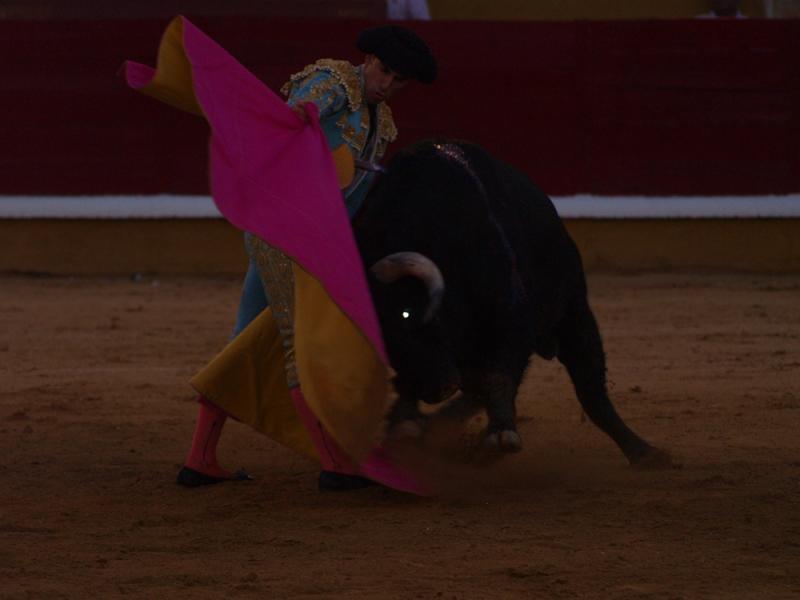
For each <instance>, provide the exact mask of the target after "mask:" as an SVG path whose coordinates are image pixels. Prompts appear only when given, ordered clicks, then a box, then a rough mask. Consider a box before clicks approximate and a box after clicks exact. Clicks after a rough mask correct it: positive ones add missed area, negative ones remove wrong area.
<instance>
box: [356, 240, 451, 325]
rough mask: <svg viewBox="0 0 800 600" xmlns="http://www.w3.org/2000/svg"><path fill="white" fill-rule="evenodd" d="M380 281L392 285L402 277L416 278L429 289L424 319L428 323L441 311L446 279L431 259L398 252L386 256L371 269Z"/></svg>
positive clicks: (411, 253) (418, 254) (421, 255)
mask: <svg viewBox="0 0 800 600" xmlns="http://www.w3.org/2000/svg"><path fill="white" fill-rule="evenodd" d="M369 270H370V271H371V272H372V274H373V275H374V276H375V278H376V279H377V280H378V281H381V282H383V283H392V282H394V281H397V280H398V279H400V278H401V277H406V276H409V277H416V278H417V279H419V280H421V281H422V282H423V283H424V284H425V287H426V288H427V289H428V298H429V302H428V308H427V309H426V310H425V315H424V316H423V317H422V320H423V322H425V323H427V322H428V321H430V320H431V319H432V318H433V315H435V314H436V311H437V310H439V305H440V304H441V303H442V296H443V295H444V277H442V272H441V271H440V270H439V267H437V266H436V263H434V262H433V261H432V260H431V259H430V258H428V257H427V256H425V255H423V254H420V253H419V252H396V253H395V254H390V255H389V256H384V257H383V258H382V259H380V260H379V261H378V262H376V263H375V264H374V265H372V266H371V267H370V269H369Z"/></svg>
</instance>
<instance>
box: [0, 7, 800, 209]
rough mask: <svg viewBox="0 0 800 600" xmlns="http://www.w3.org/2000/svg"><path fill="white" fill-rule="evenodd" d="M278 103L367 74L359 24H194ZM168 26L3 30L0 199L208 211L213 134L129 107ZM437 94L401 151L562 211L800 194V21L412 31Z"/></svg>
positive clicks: (416, 109) (146, 106) (155, 106)
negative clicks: (326, 82)
mask: <svg viewBox="0 0 800 600" xmlns="http://www.w3.org/2000/svg"><path fill="white" fill-rule="evenodd" d="M194 21H195V22H196V23H197V24H198V25H199V26H200V27H201V28H202V29H204V30H205V31H206V32H207V33H209V34H210V35H211V36H212V37H214V38H215V39H216V40H218V41H219V42H220V43H221V44H222V45H223V46H225V47H226V48H227V49H228V50H229V51H230V52H231V53H232V54H233V55H234V56H236V57H237V58H238V59H239V60H240V61H241V62H242V63H244V64H245V65H247V66H248V67H249V68H250V69H252V70H253V71H254V72H255V73H256V74H257V75H258V76H259V77H261V78H262V79H263V80H264V81H265V82H266V83H267V84H268V85H270V86H271V87H273V89H277V87H279V86H280V84H281V83H282V82H283V81H284V80H285V79H286V78H287V76H288V75H289V74H290V73H292V72H294V71H296V70H298V69H299V68H301V67H302V66H303V65H304V64H306V63H308V62H311V61H312V60H314V59H315V58H319V57H340V58H349V59H351V60H353V61H357V60H359V56H358V54H357V52H356V51H355V49H354V48H353V46H352V40H353V39H354V38H355V35H356V33H357V32H358V31H359V30H361V29H362V28H363V27H365V26H367V25H369V23H367V22H364V21H349V20H336V21H325V20H297V19H295V20H292V19H282V20H276V19H265V18H254V17H250V18H239V17H224V18H222V17H220V18H203V19H200V18H198V19H194ZM165 26H166V22H165V21H163V20H160V19H159V20H125V21H59V22H55V21H51V22H33V21H29V22H24V21H23V22H0V56H3V60H2V63H0V115H2V121H0V127H2V131H1V132H0V140H2V144H1V145H0V194H72V193H87V194H94V193H155V192H172V193H204V192H205V191H206V189H207V186H206V175H205V160H206V158H205V157H206V148H205V145H206V135H207V132H206V128H205V125H204V123H203V122H202V121H201V120H199V119H197V118H196V117H192V116H190V115H186V114H182V113H180V112H178V111H176V110H174V109H171V108H169V107H166V106H164V105H161V104H159V103H157V102H155V101H153V100H151V99H149V98H146V97H143V96H140V95H139V94H136V93H134V92H132V91H129V90H128V89H127V88H126V87H125V85H124V83H123V81H122V79H121V78H120V77H118V76H116V73H117V71H118V69H119V67H120V65H121V63H122V61H123V60H125V59H133V60H137V61H140V62H144V63H147V64H153V62H154V59H155V52H156V48H157V46H158V40H159V38H160V35H161V32H162V31H163V29H164V27H165ZM414 28H415V29H417V30H418V31H419V32H420V33H421V34H422V35H423V36H424V37H425V38H426V39H428V40H429V41H430V44H431V46H432V47H433V49H434V51H435V53H436V54H437V56H438V57H439V61H440V70H441V77H440V80H439V81H438V82H437V83H436V84H435V85H433V86H422V85H416V86H414V87H413V88H409V90H407V91H406V92H405V93H404V94H402V95H401V96H400V97H399V98H398V99H397V102H394V103H393V105H392V106H393V108H394V110H395V114H396V116H397V121H398V125H399V127H400V130H401V139H400V140H399V144H397V145H395V146H394V147H395V149H396V148H398V147H399V146H401V145H403V144H405V143H408V142H411V141H414V140H416V139H419V138H421V137H429V136H431V135H450V136H457V137H461V138H465V139H470V140H474V141H477V142H479V143H481V144H483V145H485V146H486V147H487V148H489V149H490V150H492V151H493V152H495V153H497V154H498V155H499V156H501V157H503V158H505V159H506V160H508V161H509V162H511V163H513V164H515V165H517V166H518V167H520V168H522V169H523V170H525V171H526V172H527V173H528V174H529V175H530V176H531V177H532V178H533V179H534V180H536V181H537V182H538V183H539V184H540V186H541V187H543V188H544V189H545V190H546V191H547V192H549V193H550V194H553V195H563V194H571V193H578V192H590V193H597V194H653V195H656V194H658V195H664V194H768V193H789V192H797V191H799V190H800V21H763V20H742V21H644V22H631V21H625V22H622V21H619V22H572V23H566V22H565V23H523V22H517V23H479V22H429V23H414Z"/></svg>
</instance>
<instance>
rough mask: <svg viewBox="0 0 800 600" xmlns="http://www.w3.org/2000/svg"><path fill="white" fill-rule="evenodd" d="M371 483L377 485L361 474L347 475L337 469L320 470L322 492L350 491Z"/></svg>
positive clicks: (320, 488)
mask: <svg viewBox="0 0 800 600" xmlns="http://www.w3.org/2000/svg"><path fill="white" fill-rule="evenodd" d="M371 485H375V482H374V481H372V480H371V479H367V478H366V477H361V476H360V475H345V474H344V473H337V472H336V471H320V473H319V491H320V492H348V491H350V490H360V489H362V488H365V487H369V486H371Z"/></svg>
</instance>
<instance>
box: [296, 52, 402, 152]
mask: <svg viewBox="0 0 800 600" xmlns="http://www.w3.org/2000/svg"><path fill="white" fill-rule="evenodd" d="M316 71H327V72H329V73H331V75H333V78H332V79H331V80H329V81H326V82H324V83H320V84H317V85H314V86H311V90H310V93H309V96H310V99H311V100H318V99H319V98H321V97H323V96H325V94H327V93H329V92H330V90H331V88H332V87H333V86H334V85H337V84H338V85H341V86H342V87H343V88H344V91H345V95H346V97H347V107H348V109H349V112H347V111H346V112H344V113H343V114H342V115H341V116H340V117H339V118H338V119H337V120H336V125H337V126H338V127H339V128H340V129H341V131H342V139H343V140H344V141H345V143H346V144H347V145H348V146H350V147H351V148H353V149H354V151H355V154H356V156H363V154H364V151H365V145H366V142H367V134H368V133H369V109H368V108H367V104H366V102H365V101H364V95H363V91H362V87H363V84H362V81H361V77H362V76H361V69H360V68H359V67H355V66H353V65H351V64H350V63H349V62H347V61H346V60H333V59H330V58H322V59H320V60H318V61H316V62H315V63H314V64H311V65H308V66H307V67H305V68H304V69H303V70H302V71H300V72H299V73H295V74H294V75H292V76H291V77H290V79H289V81H288V82H286V83H285V84H284V85H283V87H282V88H281V92H282V93H283V94H284V95H286V96H288V95H289V93H290V92H291V90H292V85H293V84H294V83H296V82H298V81H300V80H302V79H304V78H305V77H308V76H309V75H310V74H312V73H314V72H316ZM354 112H360V119H361V121H360V124H359V129H358V131H356V127H355V126H354V125H353V124H352V123H351V122H350V117H351V116H352V114H353V113H354ZM377 118H378V131H377V140H376V142H377V148H376V153H375V154H376V157H377V158H380V157H381V156H383V155H384V154H385V153H386V147H387V146H388V145H389V143H390V142H393V141H395V140H396V139H397V126H396V125H395V123H394V118H393V117H392V109H391V108H389V106H388V105H387V104H386V103H385V102H381V103H380V104H379V105H378V110H377Z"/></svg>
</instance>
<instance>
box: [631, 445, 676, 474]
mask: <svg viewBox="0 0 800 600" xmlns="http://www.w3.org/2000/svg"><path fill="white" fill-rule="evenodd" d="M630 461H631V467H633V468H634V469H638V470H640V471H664V470H667V469H680V468H681V467H683V465H682V464H680V463H679V462H676V461H675V460H674V459H673V458H672V455H671V454H670V453H669V452H667V451H666V450H660V449H659V448H654V447H652V446H650V447H648V449H647V450H646V451H645V452H643V453H642V454H640V455H639V456H637V457H633V458H631V459H630Z"/></svg>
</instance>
